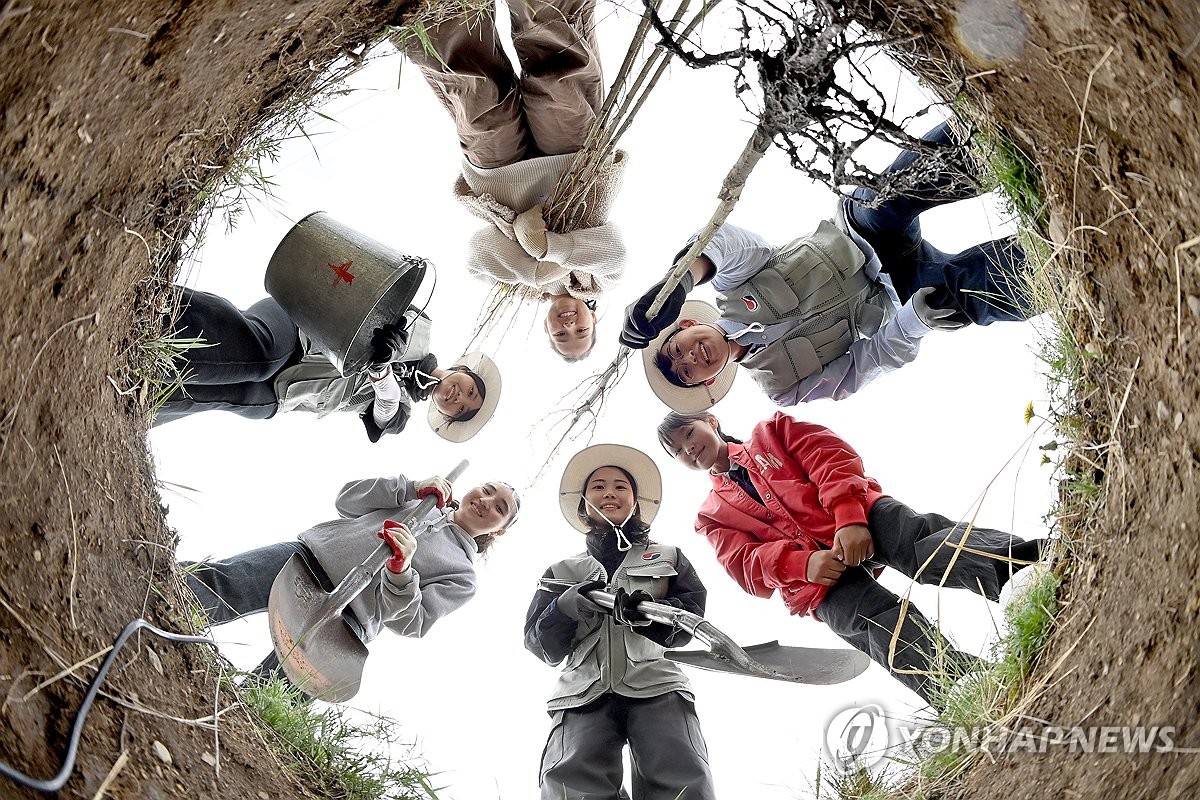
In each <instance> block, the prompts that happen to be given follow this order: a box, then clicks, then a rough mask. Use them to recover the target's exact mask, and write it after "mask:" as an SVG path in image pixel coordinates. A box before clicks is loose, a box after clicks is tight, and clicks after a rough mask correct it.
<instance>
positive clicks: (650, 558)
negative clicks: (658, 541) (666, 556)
mask: <svg viewBox="0 0 1200 800" xmlns="http://www.w3.org/2000/svg"><path fill="white" fill-rule="evenodd" d="M661 555H662V553H642V561H653V560H654V559H656V558H658V557H659V556H661Z"/></svg>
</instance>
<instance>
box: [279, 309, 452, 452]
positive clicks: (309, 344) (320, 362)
mask: <svg viewBox="0 0 1200 800" xmlns="http://www.w3.org/2000/svg"><path fill="white" fill-rule="evenodd" d="M404 320H405V323H406V325H407V327H408V330H409V339H408V348H407V349H406V350H405V351H404V353H403V354H402V356H401V357H400V358H398V359H397V360H396V361H395V362H394V363H393V365H392V368H393V370H395V368H396V365H397V364H400V363H407V362H413V361H420V360H421V359H422V358H424V357H425V356H426V355H428V354H429V338H430V333H431V330H432V322H431V321H430V319H429V317H427V316H425V315H424V314H422V313H420V312H419V311H418V310H416V309H413V308H410V309H409V310H408V311H407V312H406V313H405V314H404ZM300 341H301V342H302V343H303V345H304V355H303V357H301V359H300V362H299V363H298V364H295V365H293V366H290V367H287V368H286V369H283V370H281V371H280V372H279V374H278V375H276V376H275V396H276V397H278V398H279V412H284V411H309V412H312V413H314V414H316V415H317V416H318V417H325V416H327V415H329V414H332V413H334V412H335V411H354V412H359V413H362V412H365V411H368V410H369V409H370V408H371V405H372V404H373V403H374V402H375V392H374V391H373V390H372V389H371V383H370V381H369V380H368V378H367V373H366V371H363V372H358V373H355V374H352V375H345V376H343V375H342V374H341V373H340V372H338V370H337V367H335V366H334V365H333V364H332V363H331V362H330V361H329V359H328V358H327V357H326V356H325V354H324V353H323V352H321V351H320V350H319V349H317V346H316V344H315V343H314V342H313V341H312V340H311V339H310V338H309V337H308V336H307V335H306V334H305V333H304V331H300ZM412 406H413V400H412V398H411V397H409V395H408V392H406V391H404V387H403V384H402V385H401V387H400V408H399V409H398V410H397V411H396V414H395V416H393V417H392V419H391V421H390V422H389V423H388V424H387V426H386V427H384V428H383V430H382V431H381V432H382V433H398V432H399V431H401V430H403V429H404V426H405V424H406V423H407V422H408V418H409V416H410V415H411V414H412ZM369 417H370V414H369V413H368V414H366V415H365V417H364V419H366V418H369ZM367 430H368V433H370V432H371V424H370V423H369V424H368V426H367ZM378 438H379V437H378V435H376V436H373V437H372V439H371V441H375V440H376V439H378Z"/></svg>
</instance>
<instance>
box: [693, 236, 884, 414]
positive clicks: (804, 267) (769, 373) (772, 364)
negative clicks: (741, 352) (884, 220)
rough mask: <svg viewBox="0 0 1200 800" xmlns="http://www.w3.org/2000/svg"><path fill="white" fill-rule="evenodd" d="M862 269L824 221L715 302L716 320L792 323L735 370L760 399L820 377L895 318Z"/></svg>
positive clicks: (859, 255) (851, 246) (849, 245)
mask: <svg viewBox="0 0 1200 800" xmlns="http://www.w3.org/2000/svg"><path fill="white" fill-rule="evenodd" d="M865 263H866V257H865V256H864V255H863V252H862V250H860V249H859V247H858V245H856V244H855V243H854V242H853V240H851V239H850V237H849V236H847V235H846V234H844V233H842V232H841V231H840V230H838V228H837V227H836V226H835V225H834V224H833V223H832V222H829V221H828V220H823V221H822V222H821V224H820V225H819V226H818V227H817V229H816V231H814V232H813V233H811V234H809V235H808V236H802V237H800V238H799V239H795V240H794V241H791V242H789V243H788V244H786V245H784V246H783V247H781V248H779V249H778V250H776V251H775V255H773V256H771V259H770V260H769V261H767V263H766V266H764V267H763V268H762V269H761V270H759V271H758V272H757V273H755V274H754V275H753V276H752V277H751V278H750V279H749V280H747V281H746V282H745V283H743V284H741V285H740V286H737V287H735V288H733V289H730V290H729V291H727V292H725V293H724V294H718V295H717V307H718V308H720V310H721V318H722V319H726V320H731V321H733V322H740V323H743V324H749V323H751V322H761V323H762V324H763V325H772V324H775V323H778V322H784V321H787V320H798V324H797V325H796V327H795V328H793V329H792V330H790V331H788V332H787V333H786V334H785V335H784V336H782V337H781V338H780V339H778V340H777V341H775V342H773V343H771V344H769V345H766V346H765V347H762V348H759V349H758V350H756V351H755V352H752V353H748V354H747V355H746V356H745V357H744V358H743V359H742V360H741V361H740V362H739V363H740V365H741V366H742V368H743V369H747V370H749V371H750V374H751V375H752V376H753V377H754V380H755V382H757V383H758V385H759V386H760V387H762V390H763V391H764V392H766V393H767V394H768V395H775V394H778V393H779V392H782V391H785V390H787V389H789V388H790V387H792V386H795V385H796V384H797V383H799V382H800V381H802V380H804V379H805V378H807V377H808V376H809V375H812V374H814V373H817V372H820V371H821V368H822V367H824V366H825V365H826V364H828V363H829V362H830V361H833V360H834V359H836V358H839V357H840V356H843V355H845V354H846V353H847V352H848V351H849V350H850V345H851V344H853V343H854V342H855V341H856V340H858V339H865V338H868V337H870V336H872V335H873V334H874V333H875V332H876V331H878V330H879V328H880V327H881V326H882V325H883V324H884V323H885V322H887V321H888V320H889V319H891V318H892V316H893V315H894V314H895V313H896V309H895V306H894V305H893V304H892V301H891V299H890V298H889V297H888V295H887V290H886V289H885V288H884V286H883V284H881V283H880V282H879V281H875V280H872V279H871V278H869V277H867V275H866V273H865V272H864V271H863V265H864V264H865ZM744 343H745V342H743V344H744Z"/></svg>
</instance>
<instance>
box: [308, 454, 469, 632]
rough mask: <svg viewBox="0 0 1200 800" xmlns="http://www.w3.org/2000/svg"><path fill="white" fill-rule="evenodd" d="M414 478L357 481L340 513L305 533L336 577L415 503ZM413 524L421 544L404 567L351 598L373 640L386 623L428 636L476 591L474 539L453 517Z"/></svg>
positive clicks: (342, 497)
mask: <svg viewBox="0 0 1200 800" xmlns="http://www.w3.org/2000/svg"><path fill="white" fill-rule="evenodd" d="M417 502H418V501H417V499H416V496H415V490H414V488H413V485H412V482H411V481H409V480H408V479H407V478H405V477H404V476H403V475H399V476H396V477H394V478H368V479H366V480H360V481H352V482H351V483H347V484H346V485H345V486H343V487H342V490H341V491H340V492H338V496H337V501H336V503H335V505H336V507H337V511H338V514H340V515H341V519H336V520H331V521H330V522H322V523H321V524H319V525H315V526H314V527H312V528H309V529H308V530H307V531H305V532H304V533H302V534H300V541H302V542H304V544H306V545H308V547H309V549H311V550H312V551H313V554H314V555H316V557H317V561H319V562H320V564H321V566H322V568H324V570H325V571H326V572H327V573H329V577H330V578H331V579H332V580H333V582H334V583H335V584H337V583H339V582H341V580H342V578H344V577H346V575H347V574H348V573H349V572H350V570H352V569H354V568H355V567H357V566H358V565H359V564H361V563H362V562H363V561H364V560H365V559H366V557H367V556H368V555H370V554H371V552H372V551H373V550H374V549H375V548H376V547H378V546H379V545H380V544H381V542H382V540H381V539H379V538H378V533H379V531H380V530H381V529H382V528H383V523H384V520H387V519H394V520H400V519H401V518H402V517H403V515H404V514H405V513H406V512H407V511H409V510H411V509H412V508H413V507H415V506H416V505H417ZM424 520H425V521H426V522H428V523H429V525H428V527H426V528H425V529H424V530H422V526H421V525H420V520H417V521H413V522H410V523H409V528H410V529H411V530H412V531H413V533H414V534H416V536H417V549H416V552H414V553H413V557H412V559H411V560H410V562H409V564H408V568H407V569H405V570H404V571H403V572H401V573H400V574H398V575H397V574H394V573H392V572H389V571H388V570H387V569H386V568H385V569H383V570H381V571H380V573H379V574H378V575H376V576H375V579H374V580H372V581H371V584H370V586H368V587H367V589H366V590H365V591H364V592H363V593H362V594H361V595H359V596H358V597H357V598H355V600H354V601H353V602H352V603H351V604H350V611H351V613H353V614H354V616H355V618H356V619H358V621H359V623H360V624H361V625H362V626H363V628H364V631H365V633H366V637H367V640H368V641H370V640H371V639H374V638H375V637H376V636H378V635H379V632H380V631H381V630H382V629H383V628H384V627H387V628H388V629H390V630H391V631H392V632H393V633H397V634H399V635H401V636H411V637H420V636H424V635H425V634H426V633H427V632H428V631H429V629H430V628H431V627H433V623H434V622H436V621H437V620H439V619H441V618H442V617H444V616H445V615H446V614H449V613H450V612H451V611H454V610H455V609H456V608H458V607H459V606H461V605H463V604H464V603H466V602H467V601H468V600H470V599H471V597H473V596H474V594H475V554H476V547H475V541H474V540H473V539H472V538H471V537H470V536H468V535H467V534H466V532H465V531H464V530H463V529H462V528H460V527H459V526H458V525H456V524H455V523H454V522H453V521H451V519H450V514H449V512H442V511H438V510H436V509H435V510H433V511H431V512H430V513H429V514H428V515H426V516H425V518H424Z"/></svg>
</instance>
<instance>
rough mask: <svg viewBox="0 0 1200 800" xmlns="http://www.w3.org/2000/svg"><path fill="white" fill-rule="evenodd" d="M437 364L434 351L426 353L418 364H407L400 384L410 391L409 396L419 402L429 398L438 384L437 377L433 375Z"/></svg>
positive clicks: (401, 374) (401, 375)
mask: <svg viewBox="0 0 1200 800" xmlns="http://www.w3.org/2000/svg"><path fill="white" fill-rule="evenodd" d="M437 365H438V361H437V356H435V355H434V354H433V353H429V354H428V355H426V356H425V357H424V358H422V359H421V361H420V362H419V363H417V364H411V363H410V364H405V366H404V370H403V371H402V372H401V373H400V385H401V386H403V387H404V390H405V391H406V392H408V396H409V397H411V398H412V399H413V400H416V401H418V402H420V401H422V400H428V399H429V395H431V394H433V389H434V387H435V386H437V385H438V381H437V378H434V377H433V371H434V370H435V369H437ZM417 373H420V374H419V375H418V374H417Z"/></svg>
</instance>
